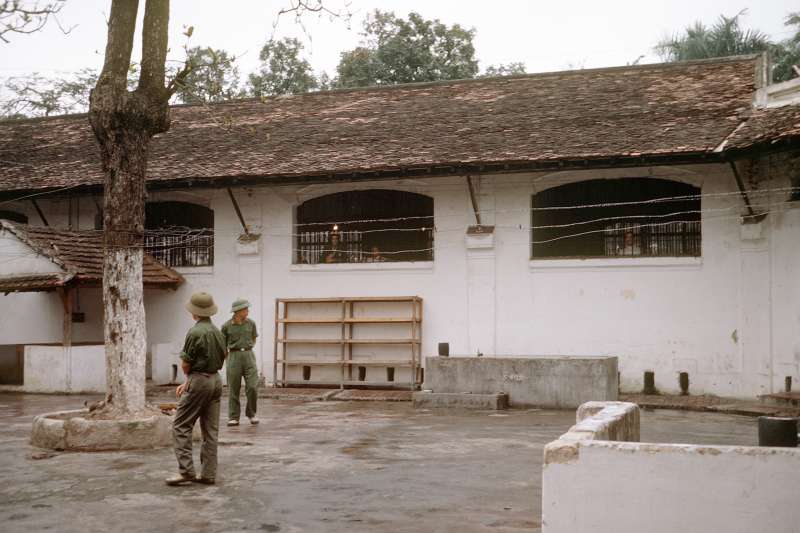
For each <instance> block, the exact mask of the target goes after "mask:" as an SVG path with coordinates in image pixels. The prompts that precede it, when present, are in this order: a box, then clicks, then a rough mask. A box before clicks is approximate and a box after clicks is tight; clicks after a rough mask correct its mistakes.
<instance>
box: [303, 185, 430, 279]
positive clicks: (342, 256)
mask: <svg viewBox="0 0 800 533" xmlns="http://www.w3.org/2000/svg"><path fill="white" fill-rule="evenodd" d="M296 221H297V226H296V231H295V233H296V237H295V254H294V260H295V262H296V263H306V264H316V263H382V262H394V261H431V260H432V259H433V239H434V226H433V200H432V199H431V198H429V197H427V196H423V195H420V194H414V193H409V192H401V191H390V190H382V189H376V190H366V191H346V192H342V193H335V194H331V195H327V196H323V197H320V198H314V199H312V200H309V201H307V202H305V203H304V204H302V205H300V206H299V207H298V209H297V218H296Z"/></svg>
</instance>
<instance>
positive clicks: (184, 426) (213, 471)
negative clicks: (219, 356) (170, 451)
mask: <svg viewBox="0 0 800 533" xmlns="http://www.w3.org/2000/svg"><path fill="white" fill-rule="evenodd" d="M187 383H188V385H187V386H186V390H185V391H184V392H183V394H182V395H181V397H180V400H178V410H177V411H176V412H175V420H174V421H173V422H172V434H173V437H174V439H175V456H176V457H177V459H178V469H179V470H180V473H181V474H183V475H184V476H187V477H195V470H194V462H193V461H192V430H193V429H194V424H195V422H197V419H198V418H199V419H200V430H201V432H202V434H203V443H202V445H201V447H200V464H201V465H202V472H201V473H200V475H201V476H202V477H204V478H207V479H214V478H216V476H217V437H218V435H219V407H220V399H221V397H222V380H221V379H220V377H219V373H217V372H214V373H213V374H199V373H192V374H189V376H188V377H187Z"/></svg>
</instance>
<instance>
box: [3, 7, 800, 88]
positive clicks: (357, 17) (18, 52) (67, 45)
mask: <svg viewBox="0 0 800 533" xmlns="http://www.w3.org/2000/svg"><path fill="white" fill-rule="evenodd" d="M336 2H339V3H336ZM140 3H141V4H142V5H144V1H143V0H142V2H140ZM287 3H288V0H172V12H171V17H170V47H171V53H170V58H171V59H174V60H180V59H182V57H183V55H182V47H183V45H184V43H185V42H186V39H185V37H184V36H183V35H181V32H182V29H183V28H184V27H185V26H189V25H191V26H194V28H195V30H194V35H193V36H192V38H191V40H190V41H189V44H190V45H192V46H195V45H202V46H213V47H215V48H223V49H225V50H227V51H229V52H232V53H234V54H235V55H237V56H239V57H240V58H239V61H238V62H239V66H240V70H241V71H242V73H243V74H244V73H247V72H249V71H251V70H253V69H255V67H256V66H257V65H258V51H259V49H260V47H261V46H262V44H263V43H264V41H265V40H266V38H267V37H268V36H270V35H271V34H272V32H273V23H274V21H275V19H276V14H277V12H278V11H279V9H280V8H281V7H283V6H285V5H287ZM110 4H111V2H110V0H67V3H66V6H65V7H64V9H63V11H62V13H61V16H60V20H61V24H62V26H65V27H72V30H71V31H70V33H69V34H67V35H65V34H63V33H62V32H61V31H60V30H59V29H58V27H57V26H56V25H53V24H51V25H48V27H47V28H46V29H45V30H44V31H42V32H40V33H37V34H33V35H12V36H11V39H12V42H11V43H10V44H2V43H0V75H2V76H14V75H22V74H26V73H30V72H39V73H41V74H45V75H56V74H60V73H64V72H70V71H75V70H78V69H80V68H83V67H95V68H99V67H100V66H101V63H102V51H103V49H104V47H105V40H106V34H105V31H106V29H105V17H106V14H107V13H108V9H109V6H110ZM328 5H330V6H331V7H333V8H339V7H341V6H343V5H344V4H343V3H342V0H329V1H328ZM376 8H377V9H382V10H392V11H395V12H396V13H397V14H398V15H402V16H405V15H407V14H408V12H409V11H417V12H419V13H420V14H422V15H423V16H424V17H426V18H439V19H441V20H442V21H443V22H445V23H447V24H454V23H458V24H461V25H462V26H465V27H473V28H475V29H476V30H477V36H476V39H475V47H476V51H477V58H478V59H479V60H480V66H481V70H483V69H485V68H486V67H487V66H488V65H491V64H497V63H508V62H512V61H522V62H524V63H525V65H526V67H527V70H528V72H544V71H550V70H563V69H567V68H580V67H586V68H591V67H603V66H611V65H624V64H626V63H630V62H633V61H635V60H636V58H637V57H639V56H640V55H644V56H645V58H644V59H643V60H642V62H656V61H658V57H657V56H656V55H654V54H653V51H652V47H653V45H654V44H655V43H656V42H657V41H658V40H659V39H660V38H661V37H663V36H665V35H668V34H671V33H674V32H676V31H678V30H681V29H682V28H684V27H685V26H686V25H688V24H690V23H692V22H694V21H695V20H702V21H703V22H706V23H712V22H713V21H714V20H715V19H716V17H717V16H719V14H720V13H724V14H726V15H734V14H736V13H738V12H739V11H740V10H742V9H744V8H747V14H746V16H745V17H744V23H745V25H746V26H747V27H752V28H757V29H760V30H761V31H763V32H765V33H767V34H769V35H770V36H772V37H773V38H774V39H776V40H779V39H784V38H786V37H787V36H788V35H789V33H790V32H789V31H787V28H786V27H785V26H784V25H783V22H784V19H785V16H786V14H787V13H788V12H789V11H792V10H800V5H798V4H797V1H796V0H759V1H758V2H756V1H754V0H748V1H743V0H670V1H655V0H605V1H598V0H592V1H582V0H581V1H577V0H548V1H540V0H527V1H526V0H494V1H485V0H484V1H472V0H436V1H432V0H427V1H423V0H403V1H400V0H350V8H349V9H350V11H351V12H353V13H354V16H353V19H352V24H351V28H347V27H346V25H345V24H344V23H343V22H341V21H339V20H333V21H331V20H329V19H328V18H327V17H316V16H309V17H308V18H306V20H305V23H306V30H307V34H308V35H306V34H305V33H304V32H303V31H302V29H301V28H299V27H298V26H297V25H296V24H295V23H294V20H293V19H292V18H291V17H286V18H283V19H281V20H280V22H279V25H278V28H277V34H276V35H277V36H278V37H283V36H297V37H299V38H301V39H303V40H304V43H305V46H306V48H307V52H308V59H309V61H310V62H311V64H312V66H313V67H314V69H315V70H316V71H317V72H321V71H323V70H324V71H327V72H328V73H329V74H334V73H335V69H336V64H337V63H338V59H339V53H340V52H341V51H343V50H347V49H350V48H353V47H354V46H356V45H357V44H358V42H359V39H360V36H359V32H360V30H361V21H362V20H363V18H364V15H365V14H366V13H368V12H370V11H371V10H373V9H376ZM140 10H141V11H143V7H140ZM137 46H138V45H137Z"/></svg>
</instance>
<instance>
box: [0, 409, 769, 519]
mask: <svg viewBox="0 0 800 533" xmlns="http://www.w3.org/2000/svg"><path fill="white" fill-rule="evenodd" d="M86 398H87V397H81V396H45V395H23V394H0V479H2V480H3V483H2V486H0V524H2V527H0V530H2V531H5V532H9V533H10V532H17V531H43V530H51V531H63V532H69V531H75V532H78V531H80V532H94V531H98V532H100V531H102V532H113V531H126V532H127V531H177V530H185V531H281V532H297V531H312V532H316V531H392V532H405V531H409V532H410V531H414V532H419V531H437V532H469V531H492V532H515V531H538V530H539V527H540V514H541V502H540V500H541V473H542V472H541V471H542V449H543V446H544V445H545V444H546V443H547V442H548V441H550V440H552V439H554V438H556V437H557V436H558V435H560V434H561V433H563V432H564V431H566V430H567V429H568V428H569V426H570V425H572V423H573V422H574V419H575V414H574V412H573V411H547V410H536V409H528V410H510V411H506V412H488V411H477V412H476V411H471V412H470V411H450V410H439V411H419V410H418V411H415V410H414V409H412V407H411V405H410V404H409V403H408V402H340V401H328V402H300V401H292V400H268V399H262V400H260V402H259V414H260V417H261V424H260V425H259V426H249V425H243V426H240V427H238V428H230V429H229V428H227V427H223V428H222V429H221V434H220V441H221V446H220V452H219V454H220V471H219V475H218V482H217V485H215V486H203V485H192V486H189V487H167V486H165V485H164V483H163V479H164V478H165V477H166V476H168V475H170V474H172V473H173V472H175V471H176V466H175V459H174V456H173V454H172V450H171V449H162V450H156V451H144V452H124V453H90V454H87V453H83V454H81V453H58V452H45V451H43V450H39V449H36V448H32V447H31V446H30V445H29V444H28V437H29V433H30V428H31V421H32V419H33V416H34V415H36V414H39V413H43V412H47V411H54V410H60V409H68V408H77V407H80V406H82V405H83V401H84V400H85V399H86ZM224 401H225V399H223V402H224ZM224 405H225V404H224ZM223 417H224V409H223ZM756 440H757V437H756V420H755V419H751V418H745V417H738V416H733V415H723V414H709V413H692V412H679V411H645V412H643V413H642V441H651V442H652V441H672V442H684V443H696V444H711V443H713V444H746V445H754V444H755V443H756ZM195 457H197V451H196V453H195Z"/></svg>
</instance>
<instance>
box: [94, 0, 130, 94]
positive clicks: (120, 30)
mask: <svg viewBox="0 0 800 533" xmlns="http://www.w3.org/2000/svg"><path fill="white" fill-rule="evenodd" d="M138 11H139V0H113V2H112V3H111V15H110V16H109V20H108V43H107V44H106V55H105V61H104V63H103V70H102V71H101V72H100V79H99V80H98V86H100V85H104V84H108V85H112V86H114V87H115V88H117V89H125V88H126V83H127V79H128V68H129V67H130V62H131V50H132V49H133V34H134V32H135V31H136V14H137V12H138Z"/></svg>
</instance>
